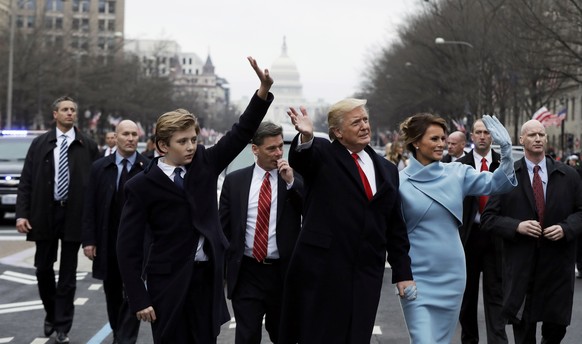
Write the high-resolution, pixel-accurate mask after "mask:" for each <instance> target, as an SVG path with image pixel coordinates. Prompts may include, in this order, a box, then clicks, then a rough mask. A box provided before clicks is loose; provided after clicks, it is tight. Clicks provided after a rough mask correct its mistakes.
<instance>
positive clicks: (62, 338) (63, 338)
mask: <svg viewBox="0 0 582 344" xmlns="http://www.w3.org/2000/svg"><path fill="white" fill-rule="evenodd" d="M55 342H56V343H68V342H69V337H68V336H67V334H66V333H65V332H60V331H59V332H57V338H56V340H55Z"/></svg>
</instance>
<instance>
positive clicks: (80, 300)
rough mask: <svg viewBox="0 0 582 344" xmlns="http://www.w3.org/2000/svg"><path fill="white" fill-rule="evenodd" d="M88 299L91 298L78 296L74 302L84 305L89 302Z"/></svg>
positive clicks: (76, 304)
mask: <svg viewBox="0 0 582 344" xmlns="http://www.w3.org/2000/svg"><path fill="white" fill-rule="evenodd" d="M87 301H89V299H88V298H86V297H78V298H77V299H76V300H75V302H74V304H75V306H82V305H84V304H85V303H87Z"/></svg>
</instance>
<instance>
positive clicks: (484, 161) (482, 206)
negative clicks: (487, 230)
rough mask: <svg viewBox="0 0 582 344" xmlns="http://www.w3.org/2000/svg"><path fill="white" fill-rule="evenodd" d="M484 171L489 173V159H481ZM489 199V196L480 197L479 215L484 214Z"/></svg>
mask: <svg viewBox="0 0 582 344" xmlns="http://www.w3.org/2000/svg"><path fill="white" fill-rule="evenodd" d="M483 171H489V168H487V159H485V158H483V159H481V172H483ZM488 199H489V196H479V214H483V210H485V205H486V204H487V200H488Z"/></svg>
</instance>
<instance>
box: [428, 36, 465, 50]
mask: <svg viewBox="0 0 582 344" xmlns="http://www.w3.org/2000/svg"><path fill="white" fill-rule="evenodd" d="M434 43H435V44H459V45H466V46H468V47H469V48H473V45H472V44H471V43H469V42H465V41H445V39H444V38H442V37H437V38H435V40H434Z"/></svg>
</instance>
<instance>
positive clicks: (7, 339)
mask: <svg viewBox="0 0 582 344" xmlns="http://www.w3.org/2000/svg"><path fill="white" fill-rule="evenodd" d="M12 339H14V337H6V338H0V343H10V342H11V341H12Z"/></svg>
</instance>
